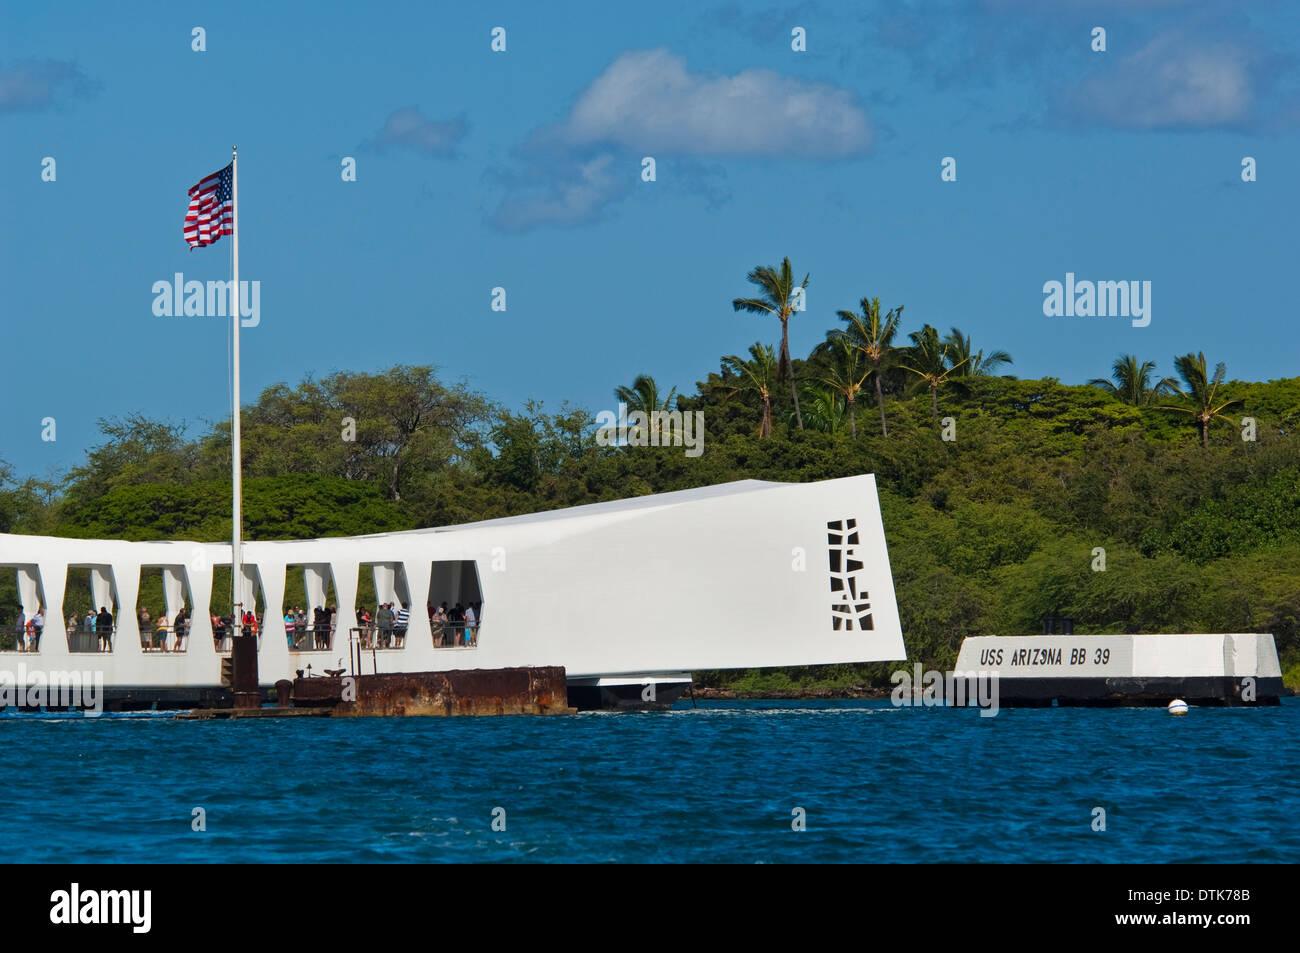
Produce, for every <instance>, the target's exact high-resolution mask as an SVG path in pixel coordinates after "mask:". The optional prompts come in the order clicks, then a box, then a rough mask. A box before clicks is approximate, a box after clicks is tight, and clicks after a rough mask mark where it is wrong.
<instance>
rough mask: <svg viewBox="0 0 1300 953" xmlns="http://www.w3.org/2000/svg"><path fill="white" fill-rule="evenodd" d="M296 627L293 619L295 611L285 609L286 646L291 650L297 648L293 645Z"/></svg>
mask: <svg viewBox="0 0 1300 953" xmlns="http://www.w3.org/2000/svg"><path fill="white" fill-rule="evenodd" d="M294 625H295V623H294V618H293V610H292V609H285V610H284V644H285V646H286V647H288V648H291V649H292V648H295V647H296V646H295V645H294V644H293V630H294Z"/></svg>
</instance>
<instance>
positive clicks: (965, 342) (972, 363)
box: [943, 328, 1015, 377]
mask: <svg viewBox="0 0 1300 953" xmlns="http://www.w3.org/2000/svg"><path fill="white" fill-rule="evenodd" d="M943 343H944V344H946V345H947V346H948V352H949V354H950V355H951V360H952V361H953V368H954V369H953V374H952V376H953V377H992V376H993V371H994V370H996V369H997V368H999V367H1001V366H1002V365H1003V364H1014V363H1015V361H1013V360H1012V359H1011V355H1010V354H1008V353H1007V352H1006V351H994V352H993V353H992V354H990V355H989V356H988V357H985V356H984V349H983V348H981V349H980V350H979V351H975V352H973V353H972V344H971V340H970V337H969V336H968V335H965V334H962V333H961V332H960V331H958V330H957V329H956V328H953V329H952V333H951V334H949V335H948V336H947V337H946V338H944V339H943Z"/></svg>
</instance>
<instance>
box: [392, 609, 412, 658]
mask: <svg viewBox="0 0 1300 953" xmlns="http://www.w3.org/2000/svg"><path fill="white" fill-rule="evenodd" d="M410 624H411V613H410V610H408V609H407V608H406V606H403V605H399V606H398V607H397V612H396V614H395V615H394V617H393V636H394V641H395V642H396V643H397V647H398V648H399V649H400V648H401V647H402V646H403V645H405V644H406V629H407V627H408V626H409V625H410Z"/></svg>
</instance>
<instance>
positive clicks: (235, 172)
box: [230, 146, 244, 632]
mask: <svg viewBox="0 0 1300 953" xmlns="http://www.w3.org/2000/svg"><path fill="white" fill-rule="evenodd" d="M230 151H231V160H230V202H231V207H232V208H231V211H232V217H233V218H234V227H233V228H232V230H231V234H230V241H231V245H232V247H231V253H232V255H233V258H234V264H233V265H232V267H231V271H232V275H231V278H232V281H231V285H232V286H233V288H234V290H233V292H232V293H231V298H232V307H231V309H230V310H231V314H232V315H233V320H232V321H231V325H232V329H233V337H232V345H231V375H230V376H231V389H232V391H233V392H234V393H233V400H232V407H231V416H230V478H231V488H232V493H231V500H232V502H231V507H232V512H231V523H230V526H231V529H230V559H231V563H230V589H231V603H232V606H233V611H234V618H232V619H231V625H232V629H233V631H234V632H239V631H240V628H239V626H240V624H241V623H242V622H243V611H242V610H243V607H244V606H243V603H244V584H243V583H244V580H243V578H242V576H243V571H242V570H243V559H242V555H243V554H242V553H241V551H240V543H241V541H240V536H241V535H242V529H243V526H242V513H241V507H240V500H241V497H242V495H243V485H242V480H241V470H242V467H241V465H240V464H241V460H240V441H239V310H240V299H241V296H240V293H239V147H238V146H233V147H231V150H230Z"/></svg>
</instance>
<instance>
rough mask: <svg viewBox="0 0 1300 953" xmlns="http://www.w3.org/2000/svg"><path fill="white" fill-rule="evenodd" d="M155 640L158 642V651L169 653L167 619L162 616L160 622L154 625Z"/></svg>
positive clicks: (159, 618)
mask: <svg viewBox="0 0 1300 953" xmlns="http://www.w3.org/2000/svg"><path fill="white" fill-rule="evenodd" d="M153 634H154V638H155V639H156V640H157V642H158V651H159V652H166V651H167V617H166V616H165V615H160V616H159V617H158V621H157V622H155V623H154V632H153Z"/></svg>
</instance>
